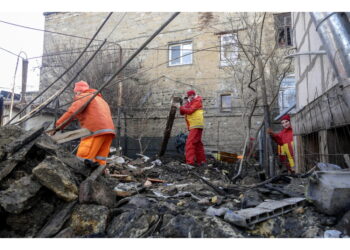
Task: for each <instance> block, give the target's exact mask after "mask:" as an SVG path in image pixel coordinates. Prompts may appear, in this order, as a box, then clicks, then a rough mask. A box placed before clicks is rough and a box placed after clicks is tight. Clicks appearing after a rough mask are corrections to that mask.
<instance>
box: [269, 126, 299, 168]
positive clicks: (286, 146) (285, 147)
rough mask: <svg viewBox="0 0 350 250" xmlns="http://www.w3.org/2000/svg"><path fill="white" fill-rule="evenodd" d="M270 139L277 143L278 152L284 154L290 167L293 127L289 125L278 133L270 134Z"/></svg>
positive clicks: (292, 162) (292, 157)
mask: <svg viewBox="0 0 350 250" xmlns="http://www.w3.org/2000/svg"><path fill="white" fill-rule="evenodd" d="M271 136H272V139H273V140H274V141H276V142H277V144H278V146H279V147H278V154H279V155H285V156H287V158H288V162H289V165H290V167H292V168H293V167H294V166H295V164H294V150H293V129H292V128H291V127H289V128H285V129H283V130H282V131H281V132H279V133H278V134H272V135H271Z"/></svg>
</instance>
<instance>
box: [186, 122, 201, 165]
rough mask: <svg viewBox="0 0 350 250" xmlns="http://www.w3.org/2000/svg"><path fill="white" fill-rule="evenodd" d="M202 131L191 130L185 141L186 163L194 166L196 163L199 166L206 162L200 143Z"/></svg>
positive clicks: (197, 129) (198, 129) (199, 129)
mask: <svg viewBox="0 0 350 250" xmlns="http://www.w3.org/2000/svg"><path fill="white" fill-rule="evenodd" d="M202 133H203V129H201V128H193V129H191V130H190V133H189V134H188V137H187V141H186V149H185V150H186V152H185V155H186V163H187V164H190V165H194V163H195V162H197V163H198V164H199V165H200V164H202V163H205V162H206V159H205V153H204V146H203V143H202Z"/></svg>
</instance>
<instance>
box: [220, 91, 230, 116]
mask: <svg viewBox="0 0 350 250" xmlns="http://www.w3.org/2000/svg"><path fill="white" fill-rule="evenodd" d="M224 96H228V97H230V107H223V97H224ZM219 97H220V112H231V111H232V94H231V93H222V94H220V95H219Z"/></svg>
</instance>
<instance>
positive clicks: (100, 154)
mask: <svg viewBox="0 0 350 250" xmlns="http://www.w3.org/2000/svg"><path fill="white" fill-rule="evenodd" d="M96 91H97V90H96V89H90V87H89V84H88V83H87V82H84V81H80V82H77V83H76V84H75V87H74V94H75V96H74V102H73V104H72V105H71V106H70V107H69V108H68V110H67V112H66V113H64V114H63V115H62V116H61V117H60V118H59V119H58V120H57V122H56V127H58V126H60V125H61V124H62V123H64V122H65V121H67V120H69V122H68V123H67V124H65V125H64V126H63V127H62V128H60V129H63V128H64V127H65V126H66V125H68V124H69V123H70V122H71V121H72V120H74V119H78V121H79V123H80V126H81V127H82V128H86V129H88V130H90V131H91V132H92V134H91V135H90V136H88V137H84V138H82V139H81V141H80V144H79V147H78V151H77V157H78V158H80V159H81V160H83V161H84V163H85V165H87V166H94V167H97V166H98V165H106V160H107V157H108V154H109V149H110V146H111V144H112V140H113V138H114V137H115V128H114V124H113V120H112V116H111V111H110V109H109V106H108V104H107V102H106V101H105V100H104V99H103V98H102V95H101V94H100V93H99V94H98V95H97V96H96V97H95V98H94V99H93V100H92V101H91V102H90V103H89V105H88V106H87V107H85V109H83V110H82V111H80V112H79V113H78V114H77V115H76V117H74V118H73V119H72V117H71V116H72V114H73V113H75V112H76V111H77V110H79V109H80V108H81V107H82V106H83V105H84V104H85V103H86V102H87V101H88V100H89V99H90V98H91V96H92V95H93V94H94V93H96Z"/></svg>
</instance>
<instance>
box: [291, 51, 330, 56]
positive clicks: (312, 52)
mask: <svg viewBox="0 0 350 250" xmlns="http://www.w3.org/2000/svg"><path fill="white" fill-rule="evenodd" d="M325 54H327V52H326V51H325V50H320V51H309V52H299V53H294V54H290V55H288V56H285V57H284V58H289V57H295V56H303V55H325Z"/></svg>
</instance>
